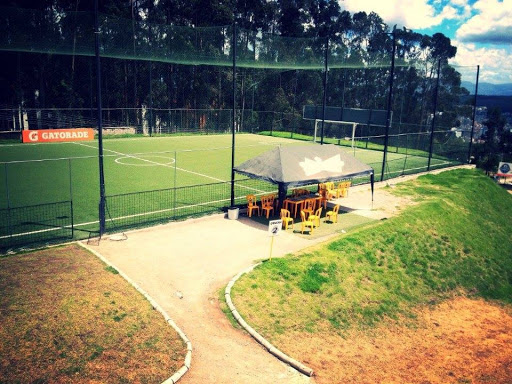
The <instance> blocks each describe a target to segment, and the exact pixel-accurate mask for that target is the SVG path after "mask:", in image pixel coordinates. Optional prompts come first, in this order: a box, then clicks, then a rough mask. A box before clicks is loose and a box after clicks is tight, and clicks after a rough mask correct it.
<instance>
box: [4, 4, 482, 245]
mask: <svg viewBox="0 0 512 384" xmlns="http://www.w3.org/2000/svg"><path fill="white" fill-rule="evenodd" d="M77 5H78V3H77ZM132 6H134V4H132ZM77 9H78V8H77ZM163 19H165V18H163ZM163 19H162V18H160V19H158V20H163ZM150 20H157V19H151V18H150V17H149V15H148V16H147V17H143V16H142V15H140V14H139V15H136V14H135V13H132V18H131V19H127V18H122V17H116V16H112V15H104V14H100V15H99V30H98V31H97V32H98V33H97V36H98V38H99V55H100V63H101V64H100V67H99V68H100V71H101V72H100V73H101V82H100V84H99V89H98V87H97V79H98V78H97V69H98V68H97V66H96V65H97V62H96V58H95V57H94V55H95V49H94V44H95V39H94V36H95V29H94V18H93V17H92V13H91V12H74V11H70V10H69V9H60V8H59V7H58V5H55V7H42V9H40V10H29V9H21V8H0V52H1V54H2V58H3V65H2V68H1V69H0V142H2V143H7V144H8V145H11V144H14V145H13V146H9V147H7V146H6V147H4V148H8V149H6V150H4V151H2V153H1V154H0V162H2V163H3V164H9V165H4V166H3V167H2V168H0V177H1V180H2V182H1V183H0V194H1V195H2V196H7V197H8V198H6V199H2V201H3V202H2V201H0V209H5V208H7V207H8V206H21V205H26V206H34V205H37V204H46V203H50V202H52V201H55V200H66V201H67V200H70V201H73V202H74V204H75V210H76V211H77V212H78V214H77V213H75V215H78V216H79V220H78V226H79V228H81V229H87V230H88V231H96V230H97V226H98V223H97V217H98V215H97V208H98V201H97V199H98V195H99V190H100V186H99V181H98V178H99V172H98V166H97V162H98V156H97V154H98V151H97V143H96V142H91V143H83V144H80V145H77V146H75V147H73V148H72V149H67V150H66V151H63V152H62V153H60V152H59V149H58V148H60V147H58V146H55V147H52V148H53V149H52V150H49V149H48V148H49V147H48V148H45V150H44V151H41V153H40V154H33V153H31V154H29V152H30V151H28V150H25V149H18V148H17V147H16V145H15V144H16V142H17V141H19V140H20V138H21V136H22V132H23V131H27V130H29V131H30V130H53V129H69V128H71V129H74V128H93V129H94V130H95V133H96V134H98V132H97V129H98V128H97V127H98V121H99V119H98V114H101V115H100V116H101V121H102V125H101V129H102V131H101V133H102V136H103V137H104V138H110V137H119V136H127V137H135V138H137V137H146V136H184V135H187V136H190V137H194V138H195V137H198V136H199V135H201V136H212V137H213V136H214V135H217V136H222V135H229V134H231V133H232V132H233V131H234V132H235V135H237V134H254V135H260V136H272V137H280V138H284V139H294V140H304V141H317V142H319V141H322V142H324V143H334V144H337V145H340V146H344V147H345V148H346V149H347V150H348V151H351V153H353V154H354V156H356V157H358V158H360V159H361V160H363V161H365V162H366V163H367V164H369V165H371V166H372V167H373V168H374V170H375V175H376V179H377V180H379V179H387V178H390V177H395V176H398V175H402V174H409V173H417V172H422V171H426V170H429V169H434V168H439V167H447V166H450V165H454V164H461V163H465V162H467V161H468V160H469V158H470V147H471V142H472V140H477V139H478V138H479V137H480V135H481V131H480V130H479V128H478V125H477V128H476V129H474V128H475V125H474V121H473V116H474V112H475V110H474V105H473V104H474V100H475V99H474V97H472V96H471V95H473V94H474V93H475V89H473V88H472V86H471V84H472V83H474V82H475V77H476V68H475V67H462V66H452V65H449V64H448V60H447V57H435V56H434V55H433V51H434V50H433V49H432V47H431V46H429V45H428V41H427V40H422V39H421V38H420V37H421V36H419V35H417V34H414V33H412V32H411V31H406V30H396V31H394V32H393V33H391V31H390V30H389V29H388V28H387V27H386V28H385V27H384V26H383V25H379V26H376V27H378V28H376V29H375V30H372V31H371V32H369V31H366V32H365V31H356V30H352V29H350V28H349V29H347V30H346V31H345V30H340V31H338V32H337V33H336V34H334V35H332V36H331V37H330V39H329V40H328V39H327V38H319V37H309V36H306V35H305V36H303V37H293V38H292V37H286V36H281V35H278V34H275V33H268V31H264V30H262V29H261V27H260V30H257V31H250V30H247V29H244V28H240V27H234V26H233V25H229V26H216V27H191V26H178V25H176V23H174V24H173V25H171V24H164V23H163V22H161V23H159V22H150ZM369 22H371V20H369ZM424 44H427V46H426V48H425V47H424V46H423V45H424ZM235 47H236V54H235ZM394 48H396V49H395V50H394ZM394 51H395V55H394V59H395V60H394V66H392V52H394ZM233 66H234V67H233ZM392 73H393V76H391V74H392ZM234 75H236V77H233V76H234ZM391 80H392V81H393V86H391ZM99 95H101V104H100V105H99V103H98V100H99ZM322 105H325V106H326V107H332V108H338V109H341V110H344V109H351V110H362V111H384V112H388V111H389V116H388V117H389V119H388V121H387V122H386V123H384V124H383V123H382V122H381V123H379V124H372V123H371V122H369V121H368V122H366V121H365V122H362V121H353V120H350V119H345V120H343V119H340V120H339V121H324V122H322V121H321V119H320V120H319V119H317V120H309V119H305V118H304V116H303V110H304V107H305V106H322ZM154 143H156V141H155V142H154ZM188 143H190V144H189V145H190V146H189V147H188V148H185V147H183V148H181V147H180V148H179V149H178V152H180V151H181V152H180V156H181V159H182V160H184V159H187V156H189V155H187V154H186V153H185V151H186V150H189V149H190V150H192V149H194V150H197V149H198V148H201V147H202V148H211V146H210V147H209V146H208V145H202V144H199V140H195V139H192V140H190V141H189V142H188ZM222 145H225V143H224V144H222ZM237 145H238V144H237ZM138 146H142V144H138V143H137V144H133V145H132V146H131V147H130V146H128V147H122V146H119V145H115V144H109V145H108V146H107V147H106V150H105V154H104V155H105V156H104V158H102V159H107V157H108V158H110V157H111V158H112V159H111V160H115V164H114V163H112V162H110V163H109V162H108V161H107V163H106V165H105V167H106V169H105V175H106V180H105V189H106V190H107V196H108V198H107V204H106V208H107V212H105V215H106V216H107V228H108V229H109V230H113V229H114V228H118V227H119V228H125V227H132V226H137V225H146V224H147V223H151V222H160V221H165V220H176V219H182V218H185V217H189V216H190V215H192V216H194V215H199V214H204V213H209V212H213V211H215V210H218V209H219V208H222V207H226V206H228V205H229V203H230V202H229V201H228V200H229V193H228V192H229V191H228V190H227V189H226V188H228V184H229V183H227V180H229V178H230V171H231V169H230V167H231V161H230V160H231V159H230V153H229V149H224V150H222V151H219V152H218V153H219V154H221V155H219V156H220V157H219V158H217V159H214V160H210V161H204V159H201V160H202V161H197V160H193V159H192V157H191V158H190V161H189V160H187V162H186V163H185V166H184V168H183V169H184V170H182V171H180V172H184V173H183V174H182V175H181V176H180V178H179V179H178V180H172V177H174V176H171V174H172V173H173V172H174V173H176V172H178V168H179V167H178V166H177V165H176V162H177V161H178V162H179V160H177V159H176V153H174V154H173V153H172V150H171V152H169V148H157V145H153V146H152V147H151V146H149V147H145V148H144V150H143V151H142V152H144V153H146V154H150V153H152V155H149V156H150V157H148V158H146V157H144V156H141V155H135V156H134V155H133V154H134V153H138V151H137V149H134V148H133V147H138ZM125 148H127V149H125ZM235 150H236V151H238V152H240V151H242V152H243V151H244V150H245V149H244V148H242V147H236V148H235ZM43 152H44V155H43ZM45 156H48V158H51V159H52V160H51V162H44V161H43V160H45ZM151 156H153V157H151ZM190 156H195V155H190ZM77 157H81V158H82V159H81V160H67V159H68V158H77ZM35 160H37V161H35ZM173 161H174V163H173ZM137 162H139V163H137ZM141 162H142V163H141ZM47 164H52V166H48V165H47ZM116 164H117V165H122V166H131V167H142V166H143V165H146V166H147V165H149V164H153V165H154V164H158V165H159V166H160V168H159V171H158V172H148V173H147V174H145V175H144V176H145V180H144V182H141V181H132V178H133V177H134V175H135V174H136V173H137V172H135V171H134V170H135V169H138V168H130V169H123V171H121V172H122V173H121V174H117V173H116V172H117V171H113V170H114V169H115V168H114V167H116V166H117V165H116ZM189 164H192V167H188V165H189ZM197 164H199V168H198V167H197ZM181 165H182V164H180V166H181ZM48 168H52V171H51V172H49V171H48ZM189 168H190V169H193V171H192V172H189ZM124 172H126V173H124ZM187 172H188V173H187ZM194 173H196V174H201V175H203V179H202V181H198V180H195V179H193V178H192V176H191V175H192V174H194ZM185 174H187V175H188V176H185ZM19 175H22V177H20V176H19ZM59 175H64V176H63V177H59ZM120 180H121V181H120ZM126 180H130V181H131V183H127V182H126ZM159 180H166V181H167V183H164V186H162V185H161V184H160V183H159V182H158V181H159ZM212 182H214V184H211V183H212ZM217 182H218V183H217ZM243 183H249V184H250V183H251V182H249V181H239V180H237V181H236V188H237V190H238V189H239V188H241V187H240V186H241V185H243ZM36 184H37V185H41V186H43V187H41V188H39V189H38V190H37V191H34V188H32V186H33V185H36ZM249 184H248V185H247V188H256V187H254V186H251V185H249ZM259 188H261V190H264V191H266V190H268V186H267V187H263V186H259V187H257V189H259ZM228 189H229V188H228ZM242 189H243V188H242ZM238 193H239V192H237V196H242V195H243V193H241V191H240V195H238ZM8 200H9V203H5V202H7V201H8ZM6 205H7V206H6ZM108 217H110V219H108ZM108 220H110V221H108ZM2 228H4V230H3V233H0V235H1V236H4V237H5V236H8V237H9V236H10V237H12V236H11V235H10V234H9V233H8V231H7V230H6V229H5V228H6V227H5V226H4V227H2ZM29 232H31V230H30V231H29Z"/></svg>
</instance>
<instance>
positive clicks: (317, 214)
mask: <svg viewBox="0 0 512 384" xmlns="http://www.w3.org/2000/svg"><path fill="white" fill-rule="evenodd" d="M321 216H322V207H320V208H318V209H317V210H316V212H315V214H314V215H309V218H308V220H309V221H311V222H313V224H315V223H316V225H315V226H316V227H319V226H320V217H321Z"/></svg>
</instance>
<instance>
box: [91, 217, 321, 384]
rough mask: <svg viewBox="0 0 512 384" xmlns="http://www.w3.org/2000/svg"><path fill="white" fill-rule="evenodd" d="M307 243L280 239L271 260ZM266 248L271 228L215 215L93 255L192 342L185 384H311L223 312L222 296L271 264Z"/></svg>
mask: <svg viewBox="0 0 512 384" xmlns="http://www.w3.org/2000/svg"><path fill="white" fill-rule="evenodd" d="M310 244H311V242H310V241H308V240H305V239H298V238H297V236H293V235H292V234H283V235H282V236H280V237H279V239H278V240H277V241H275V242H274V252H273V255H274V256H276V257H277V256H280V255H284V254H285V253H287V252H294V251H297V250H299V249H302V248H304V247H307V246H308V245H310ZM269 247H270V238H269V237H268V234H267V228H265V227H259V228H258V227H255V226H253V222H252V221H249V220H247V219H246V218H241V219H240V220H237V221H234V220H227V219H225V218H224V217H223V216H222V215H216V216H212V217H209V218H204V219H200V220H192V221H187V222H180V223H171V224H168V225H164V226H159V227H155V228H150V229H145V230H142V231H137V232H132V233H128V239H127V240H124V241H110V240H102V241H101V242H100V244H99V246H94V247H93V248H94V249H95V250H96V251H98V252H100V253H101V254H102V255H103V256H105V257H106V258H107V259H108V260H110V261H111V262H112V263H113V264H114V265H115V266H116V267H118V268H119V269H121V270H122V271H123V272H125V273H126V274H127V275H128V276H130V277H131V278H132V279H133V280H134V281H135V282H136V283H137V284H139V286H140V287H141V288H142V289H144V290H145V291H146V292H148V293H149V294H150V295H151V296H152V297H153V298H154V299H155V300H156V301H157V302H158V303H159V304H160V305H161V306H162V308H163V309H164V310H165V311H166V312H167V313H168V314H169V315H170V316H171V318H172V319H173V320H174V321H175V322H176V323H177V324H178V326H179V327H180V328H181V329H182V330H183V332H185V334H186V335H187V337H188V338H189V339H190V341H191V342H192V346H193V352H192V368H191V370H190V371H189V372H187V374H186V375H185V376H184V377H183V378H182V380H181V381H180V383H184V384H187V383H219V384H221V383H247V384H251V383H269V384H270V383H280V382H281V383H292V384H295V383H297V384H299V383H309V382H310V379H309V378H308V377H306V376H304V375H302V374H300V373H298V372H297V371H295V370H294V369H292V368H291V367H289V366H288V365H285V364H283V363H281V362H280V361H279V360H277V359H275V358H274V357H273V356H272V355H270V354H269V353H268V352H267V351H266V350H265V349H264V348H263V347H261V346H260V345H259V344H258V343H256V342H255V341H254V340H253V339H252V338H251V337H250V336H248V335H247V334H246V333H245V332H243V331H240V330H236V329H234V328H233V327H232V326H231V324H230V323H229V322H228V320H227V318H226V316H225V315H224V314H223V313H222V312H221V310H220V308H219V301H218V297H219V291H220V290H221V289H223V288H224V287H225V285H226V284H227V282H228V281H229V280H230V279H231V278H232V277H233V276H234V275H236V274H237V273H239V272H240V271H241V270H243V269H245V268H247V267H248V266H250V265H252V264H253V263H254V262H255V261H256V260H258V259H263V258H266V257H268V254H269V249H270V248H269ZM181 296H182V298H180V297H181Z"/></svg>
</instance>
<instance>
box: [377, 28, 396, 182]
mask: <svg viewBox="0 0 512 384" xmlns="http://www.w3.org/2000/svg"><path fill="white" fill-rule="evenodd" d="M395 52H396V25H395V26H394V27H393V49H392V53H391V73H390V74H389V94H388V110H387V115H386V135H385V136H384V154H383V156H382V171H381V175H380V181H383V180H384V171H385V169H386V161H387V154H388V142H389V128H390V126H391V107H392V105H393V81H394V79H395Z"/></svg>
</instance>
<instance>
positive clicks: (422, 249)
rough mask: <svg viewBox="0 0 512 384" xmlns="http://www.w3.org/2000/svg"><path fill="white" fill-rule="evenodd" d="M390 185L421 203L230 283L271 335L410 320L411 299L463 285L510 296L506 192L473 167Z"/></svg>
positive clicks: (510, 203)
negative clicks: (384, 321) (385, 321)
mask: <svg viewBox="0 0 512 384" xmlns="http://www.w3.org/2000/svg"><path fill="white" fill-rule="evenodd" d="M392 191H393V193H397V194H399V195H400V194H403V195H407V196H412V197H414V198H415V199H416V200H417V201H419V202H420V203H419V204H418V205H415V206H412V207H409V208H407V209H406V210H404V212H403V213H402V214H401V215H400V216H397V217H394V218H391V219H388V220H386V221H383V222H378V223H376V224H375V225H371V226H369V227H366V228H364V227H363V228H361V229H359V230H357V231H354V232H349V233H347V234H344V235H340V236H339V237H338V238H336V239H335V240H333V241H330V242H328V243H325V244H323V245H321V246H320V247H318V248H315V249H314V250H311V251H309V252H308V253H306V254H297V255H293V256H288V257H285V258H283V259H278V260H272V262H268V263H264V264H262V265H260V266H259V267H258V268H256V269H255V270H254V271H253V272H251V273H250V274H248V275H244V276H243V277H242V278H241V279H240V280H239V281H238V282H237V283H236V284H235V287H234V289H233V291H232V292H233V293H232V296H233V300H234V302H235V304H236V305H237V308H238V309H239V311H240V313H241V315H242V316H243V317H244V318H247V319H251V324H252V325H253V326H255V328H256V329H258V330H260V331H261V332H262V333H263V334H265V335H266V336H267V337H269V338H270V339H272V338H275V337H276V336H277V335H281V334H283V333H284V334H286V332H288V331H290V332H291V331H294V332H297V331H298V332H300V331H305V332H315V331H318V330H319V329H325V327H328V328H331V329H332V330H333V331H334V332H341V333H342V332H343V330H345V329H348V328H353V327H355V328H367V327H371V326H374V325H375V324H377V323H379V322H381V321H383V320H385V319H398V318H400V319H408V318H411V321H413V320H414V319H413V318H414V316H412V313H413V308H414V307H415V306H417V305H423V304H432V303H436V302H439V301H441V300H443V299H444V298H446V297H450V296H452V295H454V294H459V293H461V292H464V294H468V295H476V296H480V297H483V298H486V299H492V300H499V301H501V302H504V303H509V304H510V303H512V260H511V259H510V257H511V255H512V242H511V241H510V234H511V233H512V221H511V220H510V218H511V217H512V196H511V195H510V194H508V193H507V192H506V191H504V190H503V189H502V188H499V187H498V186H497V185H496V184H495V183H494V182H493V181H491V180H490V179H489V178H487V177H485V176H484V175H483V174H481V173H480V172H478V171H475V170H455V171H449V172H443V173H441V174H439V175H427V176H422V177H419V178H418V179H416V180H414V181H410V182H406V183H403V184H398V185H397V186H396V187H395V188H394V189H393V190H392ZM322 225H323V224H322ZM277 320H279V321H277Z"/></svg>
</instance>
